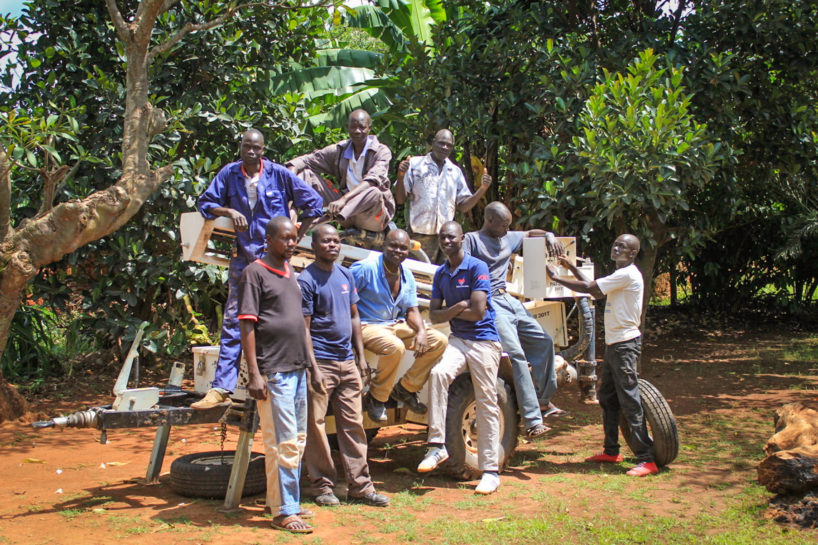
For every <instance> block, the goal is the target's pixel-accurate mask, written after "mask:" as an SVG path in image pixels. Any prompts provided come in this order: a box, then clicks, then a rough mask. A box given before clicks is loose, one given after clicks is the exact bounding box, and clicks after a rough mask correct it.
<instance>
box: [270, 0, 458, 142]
mask: <svg viewBox="0 0 818 545" xmlns="http://www.w3.org/2000/svg"><path fill="white" fill-rule="evenodd" d="M339 9H341V13H342V16H340V17H337V18H336V19H335V20H334V21H333V22H334V24H335V25H337V28H338V29H341V31H342V32H340V33H339V36H338V37H336V38H333V39H329V40H327V39H326V38H324V39H322V40H319V44H318V46H319V49H318V51H317V54H316V56H315V58H314V59H313V60H312V62H311V63H308V64H302V63H292V64H291V65H290V66H288V67H286V68H285V69H283V70H279V71H274V72H272V73H271V74H270V83H269V88H270V92H271V93H272V94H274V95H275V94H280V93H283V92H286V93H293V94H296V95H301V96H303V97H304V98H305V100H306V102H307V104H308V107H309V110H310V116H309V122H310V125H311V127H312V128H313V130H316V129H318V128H320V127H325V126H330V127H336V128H337V127H345V126H346V121H347V118H348V116H349V114H350V112H352V111H353V110H355V109H357V108H363V109H365V110H367V111H368V112H370V114H372V115H373V116H374V117H378V116H379V115H381V114H382V113H383V112H385V111H386V110H387V109H388V108H389V107H390V106H391V104H392V101H391V98H390V97H391V96H392V95H393V94H394V93H395V92H396V89H395V81H394V80H393V79H392V78H391V77H390V73H389V72H390V70H389V69H388V67H387V64H385V63H386V62H387V61H390V60H391V61H393V62H398V63H403V62H405V61H406V60H407V59H408V58H411V56H412V55H425V54H426V52H428V51H433V45H432V42H431V36H432V29H433V28H434V27H435V25H436V24H438V23H440V22H442V21H444V20H445V19H446V12H445V10H443V8H442V4H441V3H440V2H439V0H377V1H373V2H372V3H366V4H362V5H360V6H356V7H354V8H348V7H343V6H342V7H341V8H339ZM349 29H360V30H362V31H364V32H366V33H368V34H369V35H370V36H371V37H372V38H373V39H374V40H376V41H378V42H379V44H378V45H375V46H374V47H371V48H370V49H367V50H362V49H354V47H355V46H356V45H360V40H358V39H357V38H355V39H354V40H352V41H350V40H349V38H350V36H352V37H353V38H354V35H351V34H350V33H349V32H347V30H349ZM364 45H367V44H364ZM384 136H385V140H384V141H385V142H387V143H390V140H391V139H390V135H389V134H388V133H387V134H385V135H384Z"/></svg>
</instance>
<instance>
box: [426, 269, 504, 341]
mask: <svg viewBox="0 0 818 545" xmlns="http://www.w3.org/2000/svg"><path fill="white" fill-rule="evenodd" d="M475 290H478V291H484V292H486V312H485V314H484V315H483V318H482V319H481V320H480V321H478V322H471V321H469V320H461V319H459V318H453V319H452V320H450V321H449V326H450V327H451V329H452V335H454V336H456V337H460V338H461V339H468V340H472V341H498V342H499V341H500V336H499V335H498V334H497V328H496V327H495V325H494V307H493V306H492V305H491V280H490V279H489V268H488V266H487V265H486V264H485V263H483V262H482V261H480V260H479V259H477V258H474V257H472V256H470V255H468V254H466V256H465V257H464V259H463V262H462V263H460V266H459V267H457V270H455V271H450V270H449V262H448V260H447V261H446V262H445V263H443V265H441V266H440V267H438V268H437V271H435V278H434V280H433V281H432V299H441V300H442V301H443V306H444V307H450V306H452V305H454V304H457V303H459V302H460V301H463V300H469V299H470V298H471V293H472V292H473V291H475Z"/></svg>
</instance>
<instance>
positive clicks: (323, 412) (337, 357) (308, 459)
mask: <svg viewBox="0 0 818 545" xmlns="http://www.w3.org/2000/svg"><path fill="white" fill-rule="evenodd" d="M312 248H313V250H314V251H315V262H314V263H313V264H312V265H310V266H309V267H307V268H306V269H304V271H303V272H302V273H301V274H300V275H299V277H298V284H299V286H301V297H302V304H301V310H302V313H303V314H304V321H305V322H306V324H307V330H308V331H309V335H308V337H309V338H310V339H311V341H312V348H313V352H314V354H315V360H316V362H317V364H318V368H319V369H320V371H321V375H322V376H323V378H324V386H325V388H326V392H325V393H319V392H314V391H312V390H311V391H310V395H309V419H308V422H307V448H306V451H305V455H304V461H305V463H306V466H307V474H308V475H309V477H310V480H311V481H312V484H313V488H314V489H315V490H316V492H317V496H316V498H315V503H317V504H318V505H326V506H330V505H338V504H339V503H340V501H339V500H338V498H337V497H336V496H335V494H334V493H333V488H334V487H335V480H336V478H337V472H336V470H335V464H333V462H332V455H331V453H330V447H329V442H328V441H327V434H326V429H325V422H326V416H327V406H328V405H329V404H330V403H332V413H333V415H335V427H336V434H337V437H338V450H339V451H340V453H341V463H342V464H343V466H344V472H345V474H346V476H347V487H348V489H347V497H348V499H349V500H350V501H357V502H361V503H366V504H368V505H374V506H377V507H385V506H387V505H389V498H387V497H386V496H384V495H382V494H378V493H377V492H376V491H375V485H374V484H372V478H371V477H370V476H369V465H368V464H367V461H366V451H367V445H366V433H365V432H364V426H363V413H362V412H361V389H362V388H363V385H362V383H361V377H362V376H363V372H364V370H365V369H366V366H367V364H366V360H364V344H363V337H362V335H361V318H360V316H359V315H358V306H357V303H358V292H357V291H356V289H355V279H354V278H353V277H352V273H350V272H349V270H348V269H347V268H346V267H342V266H341V265H336V264H335V260H336V259H338V252H339V250H340V248H341V240H340V238H339V236H338V231H336V230H335V228H334V227H332V226H331V225H327V224H324V225H321V226H319V227H317V228H316V229H315V231H313V238H312ZM353 346H354V347H355V350H354V351H353ZM356 356H357V366H356Z"/></svg>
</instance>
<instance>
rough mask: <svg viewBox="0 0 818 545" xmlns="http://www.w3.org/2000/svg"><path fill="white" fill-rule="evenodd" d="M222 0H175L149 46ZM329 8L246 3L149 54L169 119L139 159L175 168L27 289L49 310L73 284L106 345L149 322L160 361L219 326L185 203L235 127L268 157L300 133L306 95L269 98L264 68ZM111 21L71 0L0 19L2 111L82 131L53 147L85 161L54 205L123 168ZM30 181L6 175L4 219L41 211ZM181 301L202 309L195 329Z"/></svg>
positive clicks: (222, 159)
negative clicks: (255, 132) (192, 254)
mask: <svg viewBox="0 0 818 545" xmlns="http://www.w3.org/2000/svg"><path fill="white" fill-rule="evenodd" d="M131 7H133V6H131ZM227 7H228V5H227V3H222V2H209V1H206V2H205V1H203V2H180V3H177V4H175V5H174V6H173V7H172V8H171V9H170V10H169V11H168V12H166V13H164V14H163V15H162V16H161V17H160V20H159V23H158V24H157V28H156V29H155V33H154V37H153V39H154V42H155V43H159V42H160V41H162V40H164V39H167V38H168V37H169V36H171V35H173V34H174V33H175V32H176V31H178V30H179V29H180V28H181V27H182V26H183V25H184V24H186V23H187V22H191V21H198V22H200V21H202V20H203V19H212V18H214V17H217V16H219V15H222V14H224V12H225V10H226V9H227ZM328 17H329V14H328V12H327V10H326V8H316V9H305V10H295V11H293V10H275V9H270V8H268V7H264V6H256V7H253V8H250V9H245V10H241V11H239V12H238V13H237V15H236V16H234V17H233V18H232V19H229V20H228V22H227V23H225V24H224V25H222V26H219V27H216V28H213V29H211V30H209V31H207V32H196V33H192V34H189V35H188V36H186V37H185V38H184V39H183V40H182V41H180V42H179V43H177V44H176V45H175V46H173V47H171V48H170V49H169V50H167V51H166V52H164V53H162V54H160V55H159V56H158V57H157V58H156V59H155V60H154V61H153V64H152V66H151V71H150V77H151V82H150V85H151V94H152V95H151V102H152V103H153V104H154V105H155V106H158V107H160V108H162V109H163V110H164V113H165V115H166V117H167V119H168V124H169V127H168V129H167V130H166V131H165V132H163V133H162V134H160V135H158V136H156V137H155V138H154V139H153V141H152V143H151V146H150V155H151V157H150V159H151V161H152V162H153V163H154V164H155V165H157V166H158V165H162V164H170V163H172V164H173V165H174V167H175V168H174V173H173V176H172V178H171V179H170V180H169V181H168V182H166V183H165V184H163V185H162V186H161V188H160V189H159V191H157V192H156V193H155V194H154V195H153V196H152V197H151V199H149V201H148V202H147V203H146V204H145V206H143V208H142V209H141V210H140V212H139V213H138V214H137V216H136V217H135V218H134V219H133V220H132V221H131V222H129V223H128V224H127V225H125V226H124V227H123V228H121V229H120V230H119V231H117V232H116V233H115V234H113V235H111V236H109V237H106V238H105V239H102V240H99V241H96V242H93V243H91V244H88V245H86V246H84V247H82V248H80V249H79V250H77V251H76V252H74V253H72V254H70V255H69V256H67V257H66V258H65V259H64V260H63V261H62V262H61V263H58V264H55V265H54V266H52V267H49V268H48V270H47V271H44V272H43V274H41V275H39V276H38V277H37V278H36V279H35V281H34V286H33V291H34V293H35V294H37V296H38V297H39V296H42V297H44V298H45V299H46V302H47V304H49V305H53V307H54V308H55V309H61V310H59V312H66V311H67V309H68V308H69V295H70V294H73V293H78V294H79V295H80V296H81V298H80V301H81V303H80V304H81V316H82V318H81V319H82V323H83V324H84V326H85V327H88V328H90V331H93V332H94V333H95V337H96V338H97V339H98V340H99V342H100V343H101V344H102V345H104V346H116V345H118V344H119V343H118V342H117V341H118V339H122V341H123V344H125V345H127V343H128V342H129V340H130V339H131V338H132V336H133V332H134V329H135V327H136V326H137V325H138V324H139V323H141V322H142V321H149V322H150V324H151V325H150V327H149V329H148V331H147V332H146V347H147V348H148V349H150V350H153V351H154V352H155V353H157V354H158V355H163V356H171V355H176V354H178V353H180V352H182V351H184V350H186V349H187V347H188V344H189V339H192V338H196V337H197V338H198V339H199V340H201V339H202V338H204V337H206V336H207V335H208V334H210V333H209V332H215V331H217V330H218V324H219V319H220V315H221V306H220V302H221V301H224V298H225V297H226V286H225V285H224V281H225V272H224V271H220V270H218V269H217V268H215V267H201V266H198V265H195V266H194V265H193V264H190V263H183V262H181V258H180V256H181V252H180V251H179V248H178V244H179V241H178V234H177V230H178V215H179V213H180V212H185V211H189V210H193V209H194V208H195V203H196V198H197V197H198V195H199V194H200V193H201V192H202V191H203V190H204V189H205V187H206V186H207V184H208V183H209V181H210V180H211V179H212V177H213V176H214V175H215V174H216V172H217V171H218V170H219V169H220V168H221V167H222V166H224V165H225V164H226V163H228V162H230V161H233V160H235V159H236V158H237V146H238V137H239V135H240V134H241V132H242V131H243V130H245V129H247V128H249V127H251V126H256V127H259V128H260V129H261V130H262V131H263V132H264V134H265V137H266V143H267V147H268V154H267V155H268V156H269V157H271V158H273V159H278V158H279V156H280V155H282V154H283V153H285V152H286V151H287V150H288V149H289V148H290V147H291V146H292V145H293V144H296V143H298V142H299V141H301V139H302V138H303V136H304V134H305V133H304V129H305V127H306V126H307V123H306V117H307V111H306V109H305V106H304V103H303V101H302V100H301V99H300V98H299V97H295V96H292V95H288V94H282V95H270V94H269V89H268V87H267V85H266V74H267V73H269V72H271V71H274V70H276V69H278V67H279V66H280V65H281V64H282V63H290V62H293V61H295V62H304V61H305V60H307V59H309V58H311V57H312V54H313V49H312V44H313V43H314V38H315V37H316V36H317V35H320V34H323V32H324V26H323V25H324V23H325V21H326V19H327V18H328ZM108 19H109V15H108V12H107V9H106V8H105V5H104V3H102V2H96V1H92V0H76V1H74V2H73V3H72V6H71V9H65V5H64V4H63V3H61V2H53V1H49V0H35V1H33V2H31V3H30V7H29V9H28V11H27V12H26V13H25V14H24V15H23V17H22V18H21V19H20V21H19V22H16V23H13V25H12V24H11V23H10V22H8V21H6V25H7V28H10V27H11V28H12V30H13V31H14V32H15V33H16V34H17V35H18V36H19V37H20V38H21V39H22V42H21V43H20V44H19V45H17V46H16V49H17V64H16V65H9V66H8V67H7V68H6V70H5V71H4V72H3V73H2V75H0V84H2V85H3V86H5V90H0V115H3V116H4V119H8V118H9V117H10V116H13V117H15V119H20V118H21V116H23V117H27V118H30V119H32V120H36V119H42V118H45V119H46V124H48V120H49V119H52V118H51V117H49V116H52V115H57V116H60V115H64V116H70V118H73V119H74V120H75V121H76V127H77V128H79V131H75V132H73V133H71V134H72V136H73V138H74V139H68V138H61V139H59V140H57V141H55V142H54V144H53V148H54V150H53V151H54V152H56V153H57V154H58V155H59V156H60V158H61V159H62V160H63V161H68V160H71V158H72V156H76V157H77V158H79V157H80V156H81V155H82V156H83V157H84V158H85V160H84V161H83V162H82V164H81V165H80V167H79V168H78V169H77V171H76V173H75V174H74V175H73V176H72V177H71V178H70V179H66V180H65V183H64V184H62V185H61V186H60V187H59V188H58V190H57V191H56V195H55V200H56V202H60V201H65V200H69V199H74V198H82V197H85V196H87V195H88V194H90V193H91V192H93V191H95V190H98V189H101V188H104V187H107V186H109V185H110V184H111V183H113V182H115V181H116V179H117V178H118V177H119V175H120V174H121V172H120V168H121V165H120V163H119V146H120V144H121V142H122V116H123V114H124V96H125V95H124V93H125V89H124V79H125V78H124V71H123V66H124V52H123V51H122V50H121V48H120V47H112V44H117V43H118V42H117V40H116V36H115V33H114V31H113V27H112V26H111V25H110V23H109V22H108ZM9 47H12V46H11V45H9ZM226 59H229V60H228V61H226ZM45 105H49V106H48V108H50V109H48V108H47V107H46V106H45ZM60 119H68V118H67V117H63V118H59V117H58V118H57V121H55V124H56V125H59V124H60V123H62V122H61V121H60ZM5 125H7V124H4V126H5ZM56 125H55V126H56ZM73 126H74V125H72V127H73ZM5 132H6V129H5V128H4V134H5ZM41 148H42V146H41ZM45 151H46V152H49V153H50V150H45ZM16 153H19V152H16ZM44 156H45V152H44V151H43V150H42V149H39V151H36V152H35V159H36V160H37V161H42V160H43V157H44ZM91 158H93V160H91ZM23 159H26V160H27V158H26V157H25V156H24V157H23ZM39 164H40V163H39V162H38V165H39ZM37 176H38V174H37V173H35V172H33V171H31V170H27V169H25V168H21V167H20V166H15V167H14V168H13V170H12V183H13V191H14V192H15V193H14V194H15V198H14V199H13V201H14V206H13V210H12V218H13V224H14V225H19V224H20V222H21V221H23V220H24V219H25V218H27V217H32V216H33V215H34V214H35V213H36V211H37V209H38V205H39V200H41V197H42V195H41V194H40V189H39V188H40V187H42V184H39V183H38V182H37ZM185 296H188V297H189V299H190V302H191V308H192V310H193V312H195V313H200V315H201V322H200V324H199V326H196V327H195V328H193V329H191V320H190V317H191V313H190V312H188V311H187V310H186V309H185V305H184V304H183V298H184V297H185ZM203 328H204V329H203ZM211 336H212V335H211Z"/></svg>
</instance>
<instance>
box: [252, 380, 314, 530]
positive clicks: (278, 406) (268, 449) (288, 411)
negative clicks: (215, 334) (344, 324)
mask: <svg viewBox="0 0 818 545" xmlns="http://www.w3.org/2000/svg"><path fill="white" fill-rule="evenodd" d="M267 389H268V392H267V399H265V400H261V401H258V419H259V423H260V424H261V437H262V440H263V441H264V467H265V470H266V472H267V507H269V508H270V512H271V513H272V514H273V516H275V515H276V514H280V515H297V514H298V513H299V511H301V506H300V503H301V487H300V481H301V457H302V456H303V455H304V445H305V444H306V442H307V371H306V370H305V369H299V370H298V371H290V372H287V373H273V375H272V376H271V377H270V378H269V379H268V380H267Z"/></svg>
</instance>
